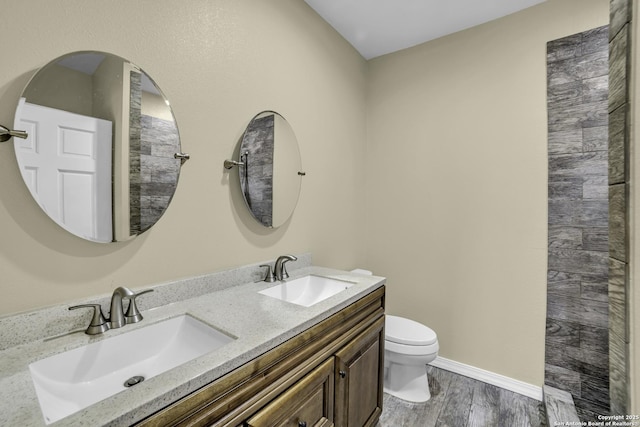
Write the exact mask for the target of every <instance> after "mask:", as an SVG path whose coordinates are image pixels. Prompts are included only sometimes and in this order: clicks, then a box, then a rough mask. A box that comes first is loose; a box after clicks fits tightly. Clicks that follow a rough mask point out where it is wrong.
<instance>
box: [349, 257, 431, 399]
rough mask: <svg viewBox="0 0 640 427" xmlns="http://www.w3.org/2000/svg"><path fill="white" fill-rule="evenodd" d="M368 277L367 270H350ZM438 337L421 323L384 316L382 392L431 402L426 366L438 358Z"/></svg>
mask: <svg viewBox="0 0 640 427" xmlns="http://www.w3.org/2000/svg"><path fill="white" fill-rule="evenodd" d="M351 272H352V273H355V274H364V275H367V276H368V275H371V274H372V272H371V271H369V270H362V269H355V270H351ZM439 349H440V347H439V346H438V336H437V335H436V333H435V332H434V331H433V330H431V329H429V328H427V327H426V326H425V325H423V324H422V323H418V322H416V321H413V320H409V319H405V318H404V317H398V316H391V315H389V314H387V315H386V316H385V322H384V391H385V393H389V394H390V395H392V396H395V397H398V398H400V399H402V400H406V401H409V402H416V403H420V402H426V401H427V400H429V399H430V398H431V393H430V392H429V381H428V380H427V366H426V365H427V363H430V362H432V361H433V360H434V359H435V358H436V357H437V356H438V350H439Z"/></svg>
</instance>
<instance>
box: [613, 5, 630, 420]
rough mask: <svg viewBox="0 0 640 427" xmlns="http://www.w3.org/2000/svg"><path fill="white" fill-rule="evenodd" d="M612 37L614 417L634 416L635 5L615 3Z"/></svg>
mask: <svg viewBox="0 0 640 427" xmlns="http://www.w3.org/2000/svg"><path fill="white" fill-rule="evenodd" d="M610 5H611V6H610V16H611V19H610V31H609V56H610V59H609V76H610V82H611V83H610V85H609V86H610V87H609V349H610V352H609V356H610V358H609V377H610V381H609V384H610V394H611V412H612V413H613V414H628V413H629V409H630V404H629V383H630V376H629V365H628V358H629V343H630V341H629V328H628V325H627V323H628V314H627V306H628V301H627V300H628V294H629V285H630V283H629V278H628V273H627V270H628V261H629V260H628V256H629V255H628V254H629V251H628V245H629V243H628V237H627V223H628V219H627V218H628V216H627V212H628V205H629V201H628V194H629V189H630V186H631V180H630V175H629V165H628V162H629V145H630V144H629V142H630V137H629V134H630V130H629V129H630V124H629V120H628V118H629V78H628V76H630V75H631V69H630V67H631V61H629V58H630V56H631V43H632V38H631V35H630V28H631V7H632V1H631V0H612V1H611V3H610Z"/></svg>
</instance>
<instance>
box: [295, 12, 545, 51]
mask: <svg viewBox="0 0 640 427" xmlns="http://www.w3.org/2000/svg"><path fill="white" fill-rule="evenodd" d="M543 1H545V0H305V2H306V3H307V4H308V5H309V6H311V7H312V8H313V9H314V10H315V11H316V12H317V13H318V14H319V15H320V16H321V17H322V18H323V19H324V20H325V21H327V22H328V23H329V24H330V25H331V26H332V27H333V28H335V29H336V31H338V33H340V34H341V35H342V37H344V38H345V39H346V40H347V41H348V42H349V43H351V44H352V45H353V46H354V47H355V48H356V49H357V50H358V52H360V54H361V55H362V56H363V57H364V58H365V59H371V58H375V57H376V56H380V55H384V54H387V53H391V52H395V51H398V50H402V49H405V48H408V47H411V46H415V45H418V44H420V43H424V42H426V41H429V40H433V39H436V38H438V37H442V36H445V35H447V34H451V33H455V32H456V31H461V30H464V29H467V28H471V27H474V26H476V25H480V24H483V23H485V22H489V21H492V20H494V19H497V18H501V17H503V16H506V15H509V14H512V13H514V12H518V11H520V10H522V9H526V8H528V7H531V6H533V5H536V4H538V3H542V2H543Z"/></svg>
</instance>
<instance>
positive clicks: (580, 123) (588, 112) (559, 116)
mask: <svg viewBox="0 0 640 427" xmlns="http://www.w3.org/2000/svg"><path fill="white" fill-rule="evenodd" d="M608 122H609V116H608V114H607V101H596V102H590V103H585V104H577V105H572V106H562V107H560V108H555V107H554V108H550V109H549V120H548V130H549V132H558V131H566V130H571V129H579V128H584V127H595V126H606V125H607V124H608Z"/></svg>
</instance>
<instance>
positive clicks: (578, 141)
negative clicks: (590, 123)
mask: <svg viewBox="0 0 640 427" xmlns="http://www.w3.org/2000/svg"><path fill="white" fill-rule="evenodd" d="M594 129H595V128H594ZM547 141H548V152H549V154H566V153H581V152H582V151H583V150H584V142H583V130H582V129H578V128H575V129H570V130H565V131H559V132H550V133H549V135H548V138H547ZM590 151H594V150H590Z"/></svg>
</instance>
